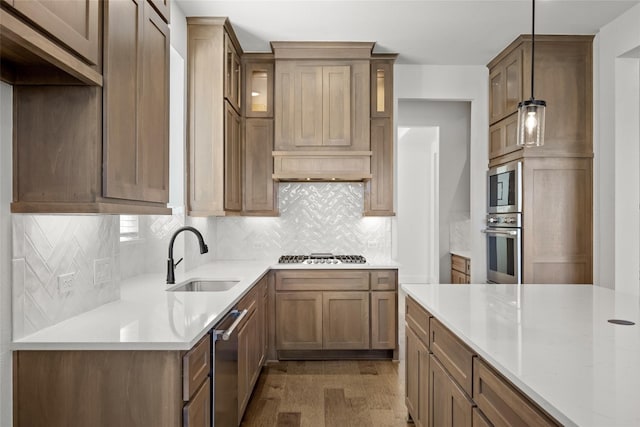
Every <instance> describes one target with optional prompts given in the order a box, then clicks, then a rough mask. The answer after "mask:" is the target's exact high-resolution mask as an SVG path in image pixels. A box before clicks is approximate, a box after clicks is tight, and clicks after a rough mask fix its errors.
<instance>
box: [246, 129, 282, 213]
mask: <svg viewBox="0 0 640 427" xmlns="http://www.w3.org/2000/svg"><path fill="white" fill-rule="evenodd" d="M244 127H245V137H244V147H245V148H244V191H243V195H244V206H243V209H242V213H243V214H244V215H261V216H262V215H264V216H267V215H268V216H276V215H278V184H277V182H275V181H274V180H273V178H272V175H273V158H272V156H271V153H272V151H273V119H246V121H245V126H244Z"/></svg>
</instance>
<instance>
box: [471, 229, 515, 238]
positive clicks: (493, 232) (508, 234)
mask: <svg viewBox="0 0 640 427" xmlns="http://www.w3.org/2000/svg"><path fill="white" fill-rule="evenodd" d="M480 231H481V232H482V233H485V234H502V235H504V236H517V235H518V232H517V231H514V230H511V231H504V230H495V229H492V228H485V229H484V230H480Z"/></svg>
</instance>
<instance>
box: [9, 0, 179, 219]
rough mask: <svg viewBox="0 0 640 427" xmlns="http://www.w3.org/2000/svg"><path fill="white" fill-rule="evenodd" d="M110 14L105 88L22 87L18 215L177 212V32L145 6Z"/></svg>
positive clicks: (108, 9) (134, 1) (18, 90)
mask: <svg viewBox="0 0 640 427" xmlns="http://www.w3.org/2000/svg"><path fill="white" fill-rule="evenodd" d="M34 3H35V2H34ZM62 3H64V4H66V2H60V4H62ZM56 4H58V3H56ZM103 9H104V10H103V13H104V33H103V39H104V60H103V62H104V63H103V68H104V87H103V88H99V87H82V86H64V85H57V86H52V85H49V86H47V85H45V86H37V85H31V86H26V85H24V86H23V85H18V86H15V88H14V102H15V111H16V114H14V129H15V145H14V156H15V158H16V160H15V162H14V165H15V168H14V201H13V203H12V211H13V212H22V213H26V212H32V213H109V214H123V213H130V214H153V213H155V214H167V213H170V210H169V209H168V208H167V207H166V203H167V201H168V195H169V29H168V26H167V24H166V23H165V22H164V21H162V19H160V17H159V16H158V15H157V13H156V12H155V10H154V9H153V8H152V7H151V6H150V5H149V4H148V3H147V2H146V1H139V0H122V1H108V2H105V3H104V8H103ZM78 10H81V9H78ZM45 112H46V114H45ZM43 165H47V167H43Z"/></svg>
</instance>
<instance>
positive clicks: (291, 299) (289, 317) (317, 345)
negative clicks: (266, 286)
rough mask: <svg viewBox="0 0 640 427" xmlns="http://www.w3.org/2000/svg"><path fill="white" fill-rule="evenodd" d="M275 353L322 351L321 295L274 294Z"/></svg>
mask: <svg viewBox="0 0 640 427" xmlns="http://www.w3.org/2000/svg"><path fill="white" fill-rule="evenodd" d="M276 349H277V350H320V349H322V292H278V293H277V294H276Z"/></svg>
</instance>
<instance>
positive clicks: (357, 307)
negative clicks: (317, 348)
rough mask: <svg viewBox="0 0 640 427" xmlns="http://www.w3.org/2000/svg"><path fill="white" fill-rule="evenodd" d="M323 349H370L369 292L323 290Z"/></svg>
mask: <svg viewBox="0 0 640 427" xmlns="http://www.w3.org/2000/svg"><path fill="white" fill-rule="evenodd" d="M322 348H323V349H325V350H368V349H369V292H323V294H322Z"/></svg>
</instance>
